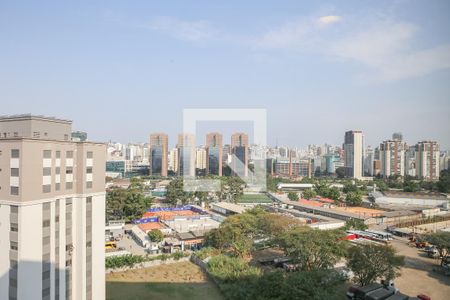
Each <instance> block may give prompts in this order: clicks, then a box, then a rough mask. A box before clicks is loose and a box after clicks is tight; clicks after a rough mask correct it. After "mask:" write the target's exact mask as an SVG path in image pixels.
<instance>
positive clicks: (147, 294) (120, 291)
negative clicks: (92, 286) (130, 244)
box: [106, 262, 223, 300]
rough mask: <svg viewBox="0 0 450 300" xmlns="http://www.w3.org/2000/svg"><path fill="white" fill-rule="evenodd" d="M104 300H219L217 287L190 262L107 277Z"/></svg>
mask: <svg viewBox="0 0 450 300" xmlns="http://www.w3.org/2000/svg"><path fill="white" fill-rule="evenodd" d="M106 299H107V300H116V299H117V300H119V299H120V300H134V299H136V300H138V299H152V300H154V299H161V300H166V299H167V300H178V299H180V300H190V299H196V300H199V299H211V300H222V299H223V297H222V295H221V294H220V292H219V290H218V289H217V287H216V286H215V285H214V283H212V282H211V281H210V280H209V279H208V277H207V276H206V275H205V274H204V273H203V272H202V271H201V269H200V268H199V267H198V266H196V265H194V264H192V263H191V262H181V263H176V264H169V265H161V266H157V267H151V268H145V269H139V270H132V271H127V272H118V273H112V274H109V275H107V276H106Z"/></svg>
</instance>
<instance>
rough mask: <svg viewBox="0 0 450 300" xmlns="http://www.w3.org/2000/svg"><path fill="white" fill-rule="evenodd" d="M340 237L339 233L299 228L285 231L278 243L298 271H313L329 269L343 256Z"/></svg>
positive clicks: (343, 251)
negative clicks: (296, 265)
mask: <svg viewBox="0 0 450 300" xmlns="http://www.w3.org/2000/svg"><path fill="white" fill-rule="evenodd" d="M341 237H342V232H340V231H334V230H318V229H310V228H309V227H300V228H294V229H291V230H287V231H285V232H284V233H283V234H282V235H281V236H280V237H279V240H278V242H279V245H280V247H281V248H282V249H283V250H284V253H285V255H286V256H288V257H290V258H292V259H293V261H294V262H295V263H298V265H299V269H300V270H302V271H314V270H324V269H329V268H331V267H332V266H333V265H334V264H335V263H336V262H338V261H339V259H340V258H341V257H343V256H344V255H345V245H344V243H343V242H342V241H341V240H340V238H341Z"/></svg>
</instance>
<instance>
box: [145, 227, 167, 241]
mask: <svg viewBox="0 0 450 300" xmlns="http://www.w3.org/2000/svg"><path fill="white" fill-rule="evenodd" d="M147 235H148V238H149V239H150V241H152V242H154V243H160V242H162V240H163V239H164V234H163V233H162V232H161V230H159V229H153V230H151V231H149V232H148V233H147Z"/></svg>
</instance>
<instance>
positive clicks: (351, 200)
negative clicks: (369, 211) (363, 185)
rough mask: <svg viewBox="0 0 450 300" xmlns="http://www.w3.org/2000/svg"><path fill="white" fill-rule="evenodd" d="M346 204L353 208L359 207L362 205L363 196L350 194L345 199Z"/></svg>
mask: <svg viewBox="0 0 450 300" xmlns="http://www.w3.org/2000/svg"><path fill="white" fill-rule="evenodd" d="M345 202H346V203H347V204H348V205H351V206H359V205H361V203H362V196H361V193H360V192H349V193H347V196H346V197H345Z"/></svg>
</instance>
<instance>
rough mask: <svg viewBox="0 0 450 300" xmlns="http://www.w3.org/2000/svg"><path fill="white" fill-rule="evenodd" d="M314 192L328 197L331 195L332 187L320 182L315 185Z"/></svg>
mask: <svg viewBox="0 0 450 300" xmlns="http://www.w3.org/2000/svg"><path fill="white" fill-rule="evenodd" d="M314 190H315V191H316V193H317V195H320V196H322V197H326V195H327V194H328V193H329V190H330V186H329V185H328V184H327V183H326V182H325V181H318V182H316V184H315V185H314Z"/></svg>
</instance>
